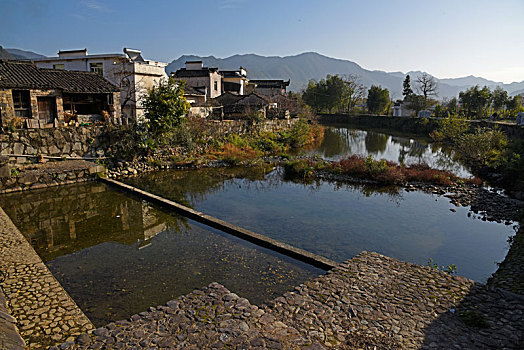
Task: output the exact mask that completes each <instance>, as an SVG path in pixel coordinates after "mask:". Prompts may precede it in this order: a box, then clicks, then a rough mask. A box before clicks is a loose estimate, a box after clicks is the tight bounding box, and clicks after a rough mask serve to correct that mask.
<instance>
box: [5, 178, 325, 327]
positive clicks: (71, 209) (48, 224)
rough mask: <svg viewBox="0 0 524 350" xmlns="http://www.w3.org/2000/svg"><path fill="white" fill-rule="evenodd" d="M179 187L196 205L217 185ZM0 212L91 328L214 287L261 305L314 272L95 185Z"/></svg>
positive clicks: (21, 196) (44, 193) (10, 202)
mask: <svg viewBox="0 0 524 350" xmlns="http://www.w3.org/2000/svg"><path fill="white" fill-rule="evenodd" d="M172 180H174V179H172ZM187 181H188V183H191V184H192V185H193V188H194V190H195V191H194V195H195V198H196V197H198V193H199V191H201V193H204V192H206V191H205V190H204V188H207V190H210V191H212V190H213V188H214V186H215V185H217V182H214V181H209V182H208V183H207V185H205V186H203V185H202V183H201V182H200V181H198V180H195V179H194V178H193V179H187ZM186 184H187V183H186ZM199 189H200V190H199ZM0 206H2V208H4V210H5V211H6V213H7V214H8V215H9V216H10V217H11V219H12V220H13V222H14V223H15V225H17V227H18V228H19V229H20V231H21V232H22V233H23V234H24V235H25V236H26V237H27V239H28V240H29V241H31V243H32V244H33V246H34V247H35V249H36V250H37V252H38V254H39V255H40V256H41V257H42V259H43V260H44V262H45V263H46V265H47V266H48V267H49V269H50V270H51V271H52V272H53V274H54V275H55V277H56V278H57V279H58V280H59V282H60V283H61V284H62V285H63V286H64V288H65V289H66V290H67V291H68V293H69V294H70V295H71V296H72V297H73V299H74V300H75V301H76V302H77V304H78V305H79V306H80V307H81V308H82V310H83V311H84V312H85V313H86V315H87V316H88V317H89V318H90V319H91V320H92V321H93V323H94V324H95V325H97V326H100V325H104V324H107V323H108V322H110V321H114V320H118V319H125V318H127V317H129V316H130V315H132V314H134V313H137V312H141V311H144V310H146V309H147V308H148V307H149V306H156V305H161V304H164V303H165V302H166V301H168V300H171V299H173V298H175V297H177V296H179V295H182V294H185V293H189V292H191V291H192V290H194V289H195V288H199V287H202V286H206V285H208V284H209V283H211V282H213V281H217V282H219V283H222V284H224V285H225V286H226V287H227V288H229V289H230V290H232V291H234V292H236V293H238V294H239V295H242V296H244V297H247V298H249V299H250V300H251V301H252V302H254V303H259V304H260V303H262V302H265V301H268V300H270V299H273V298H275V297H276V296H279V295H281V294H283V293H284V292H286V291H288V290H290V289H292V287H293V286H295V285H298V284H300V283H303V282H304V281H306V280H307V279H309V278H312V277H313V276H315V275H318V274H319V273H322V271H320V270H318V269H315V268H312V267H310V266H308V265H306V264H303V263H300V262H297V261H294V260H292V259H289V258H286V257H283V256H282V255H280V254H276V253H273V252H270V251H268V250H265V249H262V248H259V247H256V246H254V245H252V244H250V243H247V242H244V241H242V240H240V239H237V238H234V237H232V236H230V235H227V234H223V233H221V232H218V231H216V230H213V229H209V228H207V227H205V226H203V225H200V224H197V223H195V222H193V221H191V220H188V219H185V218H183V217H180V216H178V215H175V214H170V213H167V212H164V211H162V210H159V209H158V208H157V207H155V206H152V205H150V204H148V203H146V202H144V201H141V200H137V199H135V198H132V197H129V196H127V195H125V194H123V193H120V192H117V191H114V190H112V189H111V188H109V187H107V186H106V185H104V184H100V183H89V184H78V185H72V186H65V187H58V188H52V189H46V190H37V191H31V192H27V193H18V194H11V195H6V196H0Z"/></svg>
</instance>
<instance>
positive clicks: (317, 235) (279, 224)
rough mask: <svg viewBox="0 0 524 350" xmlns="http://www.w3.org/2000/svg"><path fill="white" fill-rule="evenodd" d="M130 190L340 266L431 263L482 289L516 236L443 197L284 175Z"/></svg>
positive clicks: (151, 182)
mask: <svg viewBox="0 0 524 350" xmlns="http://www.w3.org/2000/svg"><path fill="white" fill-rule="evenodd" d="M126 182H127V183H129V184H131V185H134V186H136V187H139V188H142V189H145V190H147V191H149V192H152V193H155V194H158V195H161V196H163V197H165V198H169V199H172V200H174V201H177V202H179V203H182V204H185V205H188V206H190V207H192V208H194V209H196V210H199V211H202V212H204V213H206V214H208V215H211V216H215V217H217V218H219V219H222V220H225V221H228V222H231V223H233V224H235V225H238V226H240V227H244V228H246V229H249V230H252V231H254V232H257V233H261V234H265V235H267V236H269V237H271V238H274V239H277V240H280V241H283V242H285V243H288V244H291V245H293V246H296V247H299V248H302V249H305V250H308V251H310V252H313V253H316V254H319V255H322V256H325V257H327V258H330V259H333V260H336V261H339V262H341V261H344V260H346V259H349V258H351V257H353V256H355V255H356V254H358V253H360V252H361V251H363V250H367V251H375V252H378V253H381V254H384V255H388V256H391V257H395V258H398V259H401V260H405V261H410V262H414V263H417V264H422V265H425V264H427V262H428V260H429V259H433V260H434V261H435V262H436V263H438V264H439V265H441V266H447V265H449V264H455V265H457V267H458V273H459V274H460V275H463V276H466V277H469V278H472V279H474V280H477V281H482V282H485V281H486V280H487V278H488V277H489V276H490V275H491V273H493V272H494V271H495V270H496V268H497V265H496V263H497V262H501V261H502V260H503V259H504V257H505V255H506V253H507V250H508V243H507V240H508V238H509V237H510V236H511V235H513V234H514V232H515V231H514V229H513V227H512V226H506V225H504V224H497V223H492V222H485V221H482V220H480V218H476V217H475V215H472V216H468V208H467V207H458V208H456V207H455V206H453V205H452V204H450V203H449V200H448V199H447V198H445V197H437V196H433V195H430V194H426V193H424V192H418V191H415V192H407V191H405V190H403V189H398V188H392V187H387V188H376V187H370V186H353V185H342V186H341V185H337V184H333V183H329V182H326V181H317V182H314V183H312V184H303V183H297V182H293V181H287V180H285V179H284V177H283V174H282V170H281V169H275V170H271V171H267V172H264V171H263V170H261V169H202V170H187V171H162V172H157V173H149V174H143V175H141V176H138V177H136V178H129V179H127V180H126ZM450 209H454V210H456V211H455V212H453V211H451V210H450Z"/></svg>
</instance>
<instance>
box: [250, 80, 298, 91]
mask: <svg viewBox="0 0 524 350" xmlns="http://www.w3.org/2000/svg"><path fill="white" fill-rule="evenodd" d="M249 82H250V83H254V84H257V87H258V88H278V89H283V88H285V87H286V86H289V80H288V81H284V80H276V79H251V80H249Z"/></svg>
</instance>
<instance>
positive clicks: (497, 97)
mask: <svg viewBox="0 0 524 350" xmlns="http://www.w3.org/2000/svg"><path fill="white" fill-rule="evenodd" d="M507 101H508V92H507V91H506V90H504V89H503V88H501V87H500V86H497V87H496V88H495V90H493V93H492V94H491V106H492V107H493V109H494V110H495V111H496V112H499V111H502V112H503V108H504V107H505V106H506V103H507Z"/></svg>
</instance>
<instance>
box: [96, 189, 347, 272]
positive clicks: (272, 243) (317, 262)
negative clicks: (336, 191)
mask: <svg viewBox="0 0 524 350" xmlns="http://www.w3.org/2000/svg"><path fill="white" fill-rule="evenodd" d="M100 180H101V181H103V182H105V183H108V184H111V185H113V186H116V187H119V188H121V189H123V190H126V191H129V192H132V193H134V194H136V195H138V196H140V197H143V198H145V199H147V200H150V201H152V202H155V203H157V204H160V205H162V206H165V207H168V208H170V209H173V210H174V211H176V212H178V213H180V214H182V215H184V216H186V217H188V218H190V219H193V220H195V221H198V222H200V223H203V224H206V225H208V226H211V227H214V228H216V229H219V230H221V231H224V232H226V233H229V234H232V235H234V236H236V237H239V238H242V239H245V240H246V241H249V242H251V243H255V244H257V245H259V246H262V247H264V248H268V249H271V250H274V251H276V252H279V253H281V254H284V255H287V256H289V257H292V258H294V259H297V260H299V261H302V262H305V263H308V264H310V265H313V266H315V267H318V268H320V269H323V270H326V271H327V270H331V269H332V268H334V267H336V266H337V265H338V263H336V262H335V261H333V260H329V259H327V258H325V257H322V256H320V255H316V254H313V253H310V252H308V251H305V250H303V249H300V248H296V247H293V246H291V245H289V244H286V243H282V242H279V241H277V240H274V239H272V238H269V237H266V236H264V235H261V234H259V233H255V232H252V231H249V230H246V229H244V228H241V227H238V226H235V225H233V224H230V223H228V222H225V221H223V220H220V219H217V218H214V217H212V216H209V215H206V214H204V213H201V212H199V211H196V210H194V209H191V208H188V207H186V206H183V205H181V204H178V203H176V202H173V201H170V200H168V199H165V198H162V197H160V196H157V195H154V194H152V193H149V192H146V191H143V190H141V189H138V188H136V187H133V186H130V185H127V184H124V183H122V182H120V181H116V180H111V179H100Z"/></svg>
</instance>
